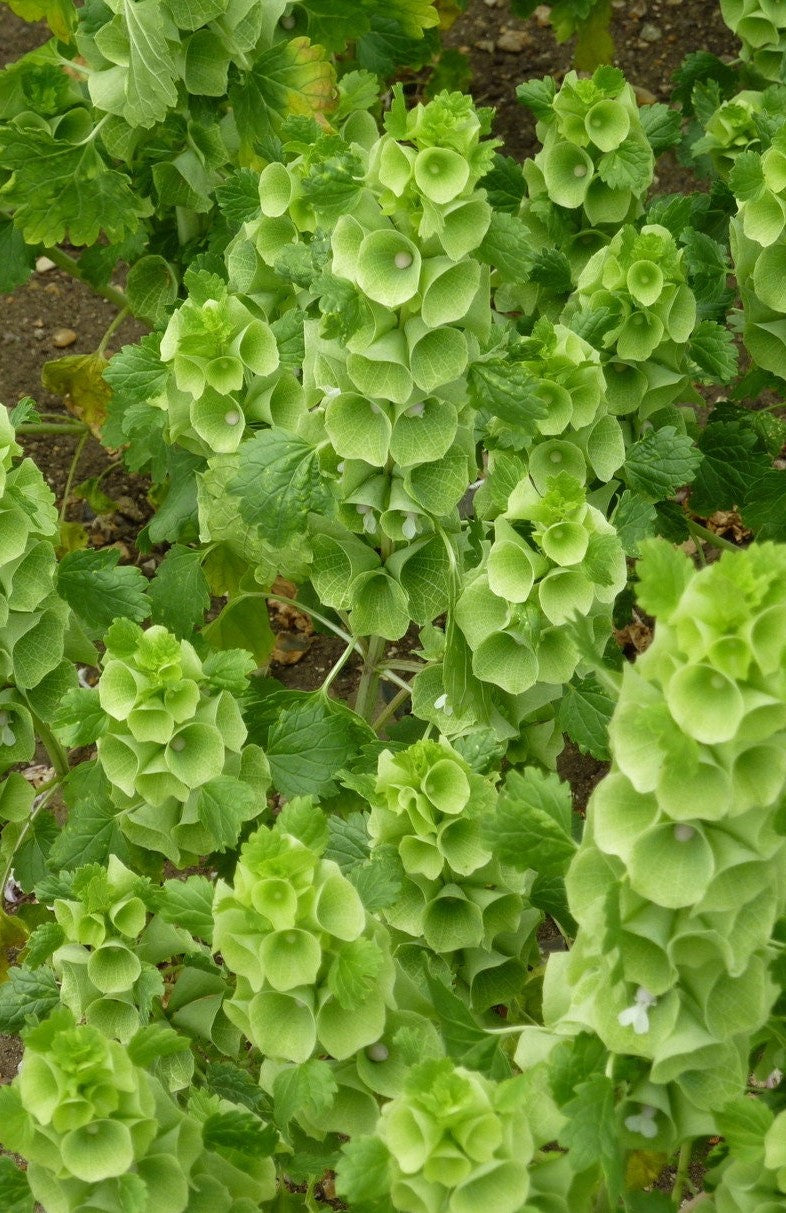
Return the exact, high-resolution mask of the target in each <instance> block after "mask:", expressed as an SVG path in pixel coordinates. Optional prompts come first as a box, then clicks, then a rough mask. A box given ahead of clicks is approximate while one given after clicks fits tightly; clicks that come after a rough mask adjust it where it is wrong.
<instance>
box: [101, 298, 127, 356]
mask: <svg viewBox="0 0 786 1213" xmlns="http://www.w3.org/2000/svg"><path fill="white" fill-rule="evenodd" d="M128 314H129V312H128V308H127V307H124V308H122V309H121V310H120V311H119V312H118V313H117V315H116V316H115V318H114V320H113V321H112V323H111V324H110V325H109V327H108V328H107V330H106V332H105V333H104V335H103V337H102V338H101V340H100V341H99V343H98V349H97V350H96V353H97V354H98V356H99V357H103V355H104V350H105V349H106V343H107V341H108V340H109V338H110V337H111V336H112V334H113V333H114V332H115V330H116V329H119V328H120V325H121V324H122V323H123V321H124V320H125V318H126V316H127V315H128Z"/></svg>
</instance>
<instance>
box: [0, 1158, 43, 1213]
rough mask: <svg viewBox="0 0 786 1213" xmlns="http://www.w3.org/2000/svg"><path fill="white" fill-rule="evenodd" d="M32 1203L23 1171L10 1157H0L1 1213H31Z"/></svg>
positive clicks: (33, 1202) (33, 1203)
mask: <svg viewBox="0 0 786 1213" xmlns="http://www.w3.org/2000/svg"><path fill="white" fill-rule="evenodd" d="M34 1205H35V1201H34V1200H33V1194H32V1192H31V1191H30V1185H29V1184H28V1182H27V1175H26V1174H25V1172H24V1171H22V1170H21V1168H20V1167H18V1166H17V1165H16V1163H15V1162H14V1160H13V1159H12V1158H8V1157H7V1156H4V1157H2V1158H0V1207H2V1209H3V1213H33V1207H34Z"/></svg>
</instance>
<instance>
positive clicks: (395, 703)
mask: <svg viewBox="0 0 786 1213" xmlns="http://www.w3.org/2000/svg"><path fill="white" fill-rule="evenodd" d="M382 676H383V677H384V675H382ZM410 694H411V691H410V689H409V687H402V688H401V690H400V691H397V692H396V694H395V695H394V696H393V698H392V699H391V701H390V703H388V704H386V705H385V707H384V708H383V709H382V711H381V712H380V713H379V716H377V718H376V720H375V721H374V723H373V725H372V726H371V727H372V728H373V730H374V732H375V733H378V732H379V730H380V728H381V727H382V725H383V724H384V723H385V721H386V720H389V719H390V717H391V716H393V715H394V713H395V712H396V711H398V709H399V708H400V707H401V705H402V703H404V701H405V699H407V698H408V697H409V695H410Z"/></svg>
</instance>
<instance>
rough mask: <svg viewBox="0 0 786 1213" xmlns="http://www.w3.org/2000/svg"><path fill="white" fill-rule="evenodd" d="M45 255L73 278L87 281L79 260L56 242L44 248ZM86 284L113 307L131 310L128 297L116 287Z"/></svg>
mask: <svg viewBox="0 0 786 1213" xmlns="http://www.w3.org/2000/svg"><path fill="white" fill-rule="evenodd" d="M46 255H47V257H48V258H49V260H50V261H54V263H55V265H57V266H59V267H60V269H61V270H66V271H67V272H68V273H69V274H71V276H72V277H73V278H78V279H79V281H80V282H87V279H86V278H85V276H84V274H83V273H82V271H81V270H80V268H79V262H78V261H76V260H75V259H74V258H73V257H69V255H68V253H64V252H63V250H62V249H61V248H58V247H57V245H56V244H55V245H54V246H53V247H52V248H48V249H47V250H46ZM87 285H88V286H89V287H90V288H91V290H94V291H95V293H96V294H97V295H101V296H102V298H104V299H108V300H109V302H110V303H114V305H115V307H118V308H121V309H127V310H129V311H130V310H131V309H130V307H129V304H128V299H127V298H126V296H125V295H124V294H123V292H122V291H119V290H118V289H117V287H114V286H94V285H93V283H92V282H88V283H87Z"/></svg>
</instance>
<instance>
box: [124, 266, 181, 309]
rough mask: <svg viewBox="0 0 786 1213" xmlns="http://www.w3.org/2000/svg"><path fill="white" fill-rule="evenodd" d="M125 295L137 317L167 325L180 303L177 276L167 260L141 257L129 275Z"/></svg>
mask: <svg viewBox="0 0 786 1213" xmlns="http://www.w3.org/2000/svg"><path fill="white" fill-rule="evenodd" d="M125 293H126V298H127V299H128V303H129V307H130V308H131V311H132V312H133V313H134V315H135V316H140V317H141V318H142V319H143V320H148V321H149V322H150V324H152V325H163V324H164V323H165V321H166V318H167V315H168V313H169V309H170V307H171V306H172V304H173V303H174V302H175V300H176V299H177V294H178V281H177V275H176V274H175V271H174V270H173V268H172V266H171V265H170V264H169V262H168V261H165V260H164V258H163V257H159V256H158V255H157V254H156V255H150V256H147V257H141V258H140V259H139V261H137V262H136V263H135V264H134V265H132V267H131V269H130V270H129V271H128V277H127V279H126V287H125Z"/></svg>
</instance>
